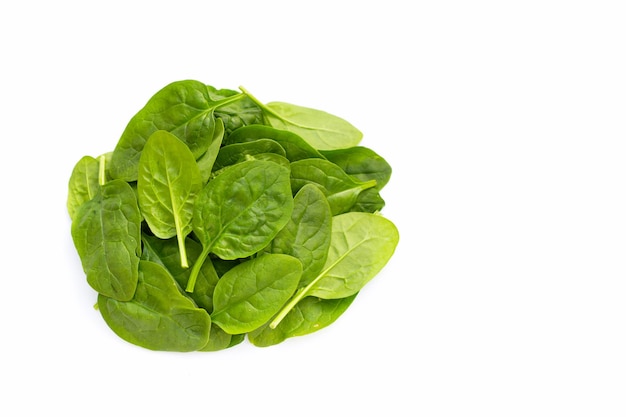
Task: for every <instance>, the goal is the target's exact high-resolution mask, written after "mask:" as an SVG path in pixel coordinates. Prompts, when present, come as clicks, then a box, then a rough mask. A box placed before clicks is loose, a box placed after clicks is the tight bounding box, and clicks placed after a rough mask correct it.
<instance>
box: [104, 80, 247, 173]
mask: <svg viewBox="0 0 626 417" xmlns="http://www.w3.org/2000/svg"><path fill="white" fill-rule="evenodd" d="M244 98H245V95H243V94H236V95H231V96H229V97H226V98H220V99H218V100H214V99H213V98H212V97H211V94H210V91H209V88H208V87H207V86H206V85H205V84H203V83H201V82H199V81H195V80H184V81H177V82H173V83H171V84H169V85H167V86H165V87H164V88H162V89H161V90H160V91H159V92H157V93H156V94H155V95H154V96H152V98H150V100H149V101H148V102H147V103H146V105H145V106H144V107H143V108H142V109H141V110H140V111H139V112H138V113H137V114H136V115H135V116H133V118H132V119H131V120H130V122H129V123H128V125H127V126H126V129H125V130H124V132H123V133H122V136H121V137H120V140H119V142H118V143H117V145H116V147H115V149H114V151H113V156H112V159H111V175H112V176H113V177H114V178H120V179H124V180H126V181H134V180H136V179H137V166H138V164H139V158H140V156H141V152H142V150H143V147H144V146H145V143H146V141H147V140H148V138H149V137H150V136H151V135H152V134H153V133H154V132H156V131H157V130H165V131H168V132H171V133H172V134H174V135H176V136H177V137H178V138H179V139H180V140H182V141H183V142H184V143H185V144H186V145H187V146H188V147H189V150H190V151H191V153H192V155H193V156H194V158H199V157H200V156H202V155H203V154H204V153H205V152H206V151H207V149H208V148H209V146H210V142H211V140H212V139H213V137H214V130H215V114H214V112H215V110H216V109H218V108H219V107H222V106H226V105H228V104H231V103H234V102H236V101H238V100H241V99H244Z"/></svg>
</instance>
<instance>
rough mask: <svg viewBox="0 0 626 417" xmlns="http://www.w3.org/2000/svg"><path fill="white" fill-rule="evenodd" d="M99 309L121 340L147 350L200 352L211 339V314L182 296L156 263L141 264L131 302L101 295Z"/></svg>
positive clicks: (142, 262) (165, 272)
mask: <svg viewBox="0 0 626 417" xmlns="http://www.w3.org/2000/svg"><path fill="white" fill-rule="evenodd" d="M98 307H99V310H100V312H101V314H102V317H103V318H104V321H105V322H106V323H107V325H108V326H109V327H110V328H111V329H112V330H113V331H114V332H115V333H116V334H117V335H118V336H119V337H121V338H122V339H124V340H126V341H128V342H130V343H133V344H135V345H138V346H142V347H144V348H146V349H151V350H164V351H179V352H188V351H194V350H198V349H201V348H202V347H203V346H205V345H206V344H207V342H208V340H209V332H210V327H211V318H210V316H209V314H208V313H207V312H206V311H205V310H203V309H201V308H198V307H196V306H195V305H194V303H193V302H192V301H191V300H189V299H188V298H187V297H186V296H184V295H183V294H181V292H180V289H179V288H178V286H177V285H176V283H175V282H174V280H173V278H172V277H171V276H170V274H169V273H168V272H167V270H166V269H165V268H164V267H163V266H161V265H159V264H156V263H154V262H149V261H141V262H140V263H139V281H138V284H137V291H136V293H135V296H134V297H133V299H132V300H130V301H124V302H122V301H116V300H114V299H111V298H108V297H106V296H104V295H99V296H98Z"/></svg>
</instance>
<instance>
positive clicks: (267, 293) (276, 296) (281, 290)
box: [211, 254, 302, 334]
mask: <svg viewBox="0 0 626 417" xmlns="http://www.w3.org/2000/svg"><path fill="white" fill-rule="evenodd" d="M301 274H302V265H301V264H300V261H298V260H297V259H296V258H294V257H292V256H289V255H282V254H266V255H261V256H259V257H258V258H254V259H251V260H249V261H247V262H244V263H241V264H239V265H238V266H236V267H234V268H233V269H231V270H230V271H228V272H227V273H226V274H224V276H223V277H222V278H221V279H220V280H219V281H218V283H217V285H216V287H215V293H214V296H213V304H214V307H215V309H214V311H213V313H212V314H211V319H212V320H213V322H214V323H216V324H217V325H219V326H220V327H221V328H222V329H223V330H224V331H225V332H226V333H230V334H240V333H247V332H250V331H252V330H254V329H256V328H258V327H260V326H261V325H263V323H265V322H266V321H267V320H269V319H270V318H271V317H272V316H273V315H274V314H276V313H277V312H278V310H280V308H281V307H282V306H283V304H285V302H287V300H289V297H291V295H292V294H293V292H294V291H295V290H296V287H297V285H298V281H299V280H300V275H301Z"/></svg>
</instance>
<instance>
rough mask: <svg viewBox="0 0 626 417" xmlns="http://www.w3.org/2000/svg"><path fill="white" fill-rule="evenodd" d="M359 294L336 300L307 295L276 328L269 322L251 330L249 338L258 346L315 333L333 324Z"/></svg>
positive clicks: (274, 343)
mask: <svg viewBox="0 0 626 417" xmlns="http://www.w3.org/2000/svg"><path fill="white" fill-rule="evenodd" d="M357 294H358V293H357ZM357 294H353V295H351V296H349V297H346V298H338V299H335V300H323V299H321V298H317V297H306V298H304V299H303V300H302V301H300V302H299V303H298V304H297V305H296V306H295V307H294V308H293V309H292V310H291V311H289V314H287V316H285V318H284V319H283V320H282V321H281V322H280V324H279V325H278V326H276V328H275V329H272V328H271V327H270V326H269V322H268V323H266V324H265V325H263V326H261V327H259V328H258V329H256V330H253V331H252V332H250V333H249V334H248V339H249V340H250V342H251V343H252V344H253V345H255V346H257V347H266V346H271V345H276V344H278V343H280V342H282V341H284V340H285V339H288V338H290V337H296V336H304V335H307V334H311V333H314V332H316V331H318V330H321V329H323V328H324V327H327V326H329V325H331V324H333V323H334V322H335V321H336V320H337V319H338V318H339V316H341V315H342V314H343V313H344V312H345V311H346V310H347V309H348V307H350V305H351V304H352V301H354V299H355V298H356V296H357Z"/></svg>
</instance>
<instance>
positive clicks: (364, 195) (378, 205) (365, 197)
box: [350, 188, 385, 213]
mask: <svg viewBox="0 0 626 417" xmlns="http://www.w3.org/2000/svg"><path fill="white" fill-rule="evenodd" d="M383 207H385V200H383V198H382V197H381V196H380V193H379V192H378V190H376V188H368V189H367V190H364V191H362V192H361V194H359V196H358V197H357V199H356V203H354V206H352V208H351V209H350V211H363V212H365V213H377V212H379V211H381V210H382V209H383Z"/></svg>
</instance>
